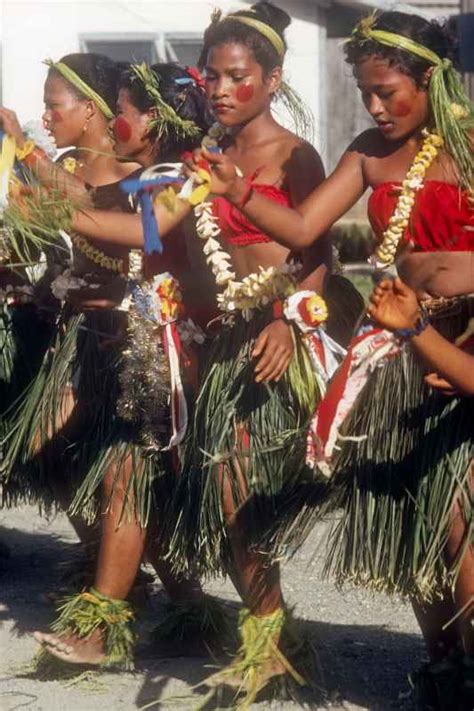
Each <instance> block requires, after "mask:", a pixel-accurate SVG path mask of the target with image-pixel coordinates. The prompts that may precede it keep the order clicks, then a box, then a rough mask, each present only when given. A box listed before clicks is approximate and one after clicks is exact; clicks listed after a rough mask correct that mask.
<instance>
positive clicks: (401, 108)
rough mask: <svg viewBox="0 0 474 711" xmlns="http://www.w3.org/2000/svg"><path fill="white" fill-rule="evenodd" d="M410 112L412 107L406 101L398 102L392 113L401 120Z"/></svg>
mask: <svg viewBox="0 0 474 711" xmlns="http://www.w3.org/2000/svg"><path fill="white" fill-rule="evenodd" d="M411 110H412V107H411V105H410V104H409V103H408V102H407V101H398V102H397V103H396V104H395V106H394V107H393V109H392V113H393V115H394V116H397V117H398V118H403V117H404V116H408V114H409V113H410V111H411Z"/></svg>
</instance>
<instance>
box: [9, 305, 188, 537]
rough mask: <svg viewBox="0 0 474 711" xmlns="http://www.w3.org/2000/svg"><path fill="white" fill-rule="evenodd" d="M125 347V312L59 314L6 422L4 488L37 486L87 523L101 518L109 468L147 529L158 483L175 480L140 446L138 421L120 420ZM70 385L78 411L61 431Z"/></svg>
mask: <svg viewBox="0 0 474 711" xmlns="http://www.w3.org/2000/svg"><path fill="white" fill-rule="evenodd" d="M128 345H129V343H128V342H127V315H126V314H125V313H122V312H119V311H111V310H110V311H105V310H104V311H89V312H86V313H73V312H71V311H70V310H69V309H65V310H64V312H63V314H62V315H61V317H60V319H59V322H58V326H57V329H56V332H55V335H54V336H53V339H52V342H51V343H50V347H49V349H48V350H47V353H46V355H45V357H44V359H43V362H42V364H41V367H40V368H39V371H38V373H37V375H36V377H35V378H34V380H33V381H32V382H31V384H30V386H29V388H28V390H27V392H26V393H25V394H24V396H23V397H22V398H21V401H20V402H19V404H18V406H17V408H16V410H15V412H14V414H13V416H12V418H11V420H10V423H9V431H8V433H7V437H6V446H5V461H4V469H5V477H6V481H7V485H8V486H10V485H11V486H16V487H20V488H22V487H23V488H27V487H28V486H31V482H32V481H34V482H35V485H36V487H37V488H38V487H39V488H40V489H41V491H42V492H43V497H44V499H46V500H49V501H51V502H56V503H57V502H58V500H59V501H60V505H61V506H62V507H63V508H64V500H67V501H68V502H70V506H69V511H70V513H72V514H74V515H80V516H82V517H83V518H84V519H85V520H86V521H88V522H92V521H94V519H95V518H96V516H97V514H98V513H99V504H98V501H99V493H100V487H101V484H102V481H103V479H104V476H105V474H106V473H107V472H108V471H109V469H110V468H111V467H113V471H114V473H115V478H116V481H115V483H116V484H117V485H118V486H120V487H121V488H122V489H124V494H125V496H124V499H125V502H124V508H123V511H124V514H125V513H126V514H127V515H132V514H133V515H135V516H137V517H138V519H139V520H140V521H141V522H142V523H143V524H146V522H147V521H148V519H149V516H150V512H151V511H152V510H153V511H154V512H156V509H157V506H158V501H157V496H156V490H157V487H156V485H157V483H158V480H161V482H160V487H159V488H160V495H159V497H158V498H159V500H160V502H161V501H162V500H163V497H164V498H165V499H166V496H164V494H163V491H162V490H161V485H162V484H163V482H164V480H166V482H167V486H168V484H169V485H170V486H171V484H172V483H173V482H174V477H172V476H171V475H170V472H169V469H170V462H169V457H168V455H167V454H166V453H161V452H158V451H156V450H152V449H151V448H149V447H147V446H144V437H143V433H142V432H141V430H140V422H137V421H131V420H130V419H128V418H126V417H124V416H123V411H122V409H121V408H120V407H119V406H118V402H119V397H120V394H121V383H120V372H121V368H122V367H123V363H124V360H123V359H124V352H125V351H126V347H127V346H128ZM71 387H73V388H74V393H75V400H76V405H75V407H74V410H73V413H72V415H71V416H70V417H69V418H68V419H67V421H66V423H65V424H64V423H63V424H62V426H59V423H58V421H57V412H58V410H59V407H60V403H61V402H62V400H63V397H64V394H65V393H66V392H67V391H68V390H69V391H70V390H71ZM52 433H53V436H51V434H52ZM38 438H39V439H40V446H39V448H38ZM38 449H39V451H37V450H38ZM128 462H130V463H131V475H130V477H127V480H126V483H125V485H124V482H123V481H121V480H120V475H121V472H122V467H123V465H125V464H126V463H128ZM112 490H114V487H112Z"/></svg>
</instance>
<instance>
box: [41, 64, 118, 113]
mask: <svg viewBox="0 0 474 711" xmlns="http://www.w3.org/2000/svg"><path fill="white" fill-rule="evenodd" d="M44 64H46V66H48V67H50V68H51V69H55V70H56V71H57V72H59V73H60V74H61V76H62V77H63V78H64V79H66V81H68V82H69V83H70V84H72V85H73V86H74V87H75V88H76V89H77V90H78V91H80V92H81V94H84V96H85V97H86V98H87V99H90V100H91V101H93V102H94V104H95V105H96V106H97V108H98V109H99V110H100V111H101V112H102V113H103V114H104V116H105V118H106V119H108V120H109V121H110V120H111V119H113V117H114V113H113V111H112V109H111V108H110V106H109V105H108V104H107V102H106V101H105V100H104V99H103V98H102V97H101V96H100V94H98V93H97V92H96V91H94V89H93V88H92V87H91V86H89V84H87V83H86V82H85V81H84V79H81V77H80V76H79V74H77V73H76V72H75V71H74V70H73V69H71V67H68V65H67V64H65V63H64V62H54V61H53V60H52V59H45V60H44Z"/></svg>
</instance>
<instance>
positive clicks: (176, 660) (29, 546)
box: [0, 526, 423, 711]
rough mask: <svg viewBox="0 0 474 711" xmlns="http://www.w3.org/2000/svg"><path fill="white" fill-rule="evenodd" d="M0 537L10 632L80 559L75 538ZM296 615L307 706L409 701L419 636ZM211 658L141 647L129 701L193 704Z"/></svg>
mask: <svg viewBox="0 0 474 711" xmlns="http://www.w3.org/2000/svg"><path fill="white" fill-rule="evenodd" d="M0 542H1V544H2V546H1V549H0V624H2V623H3V622H4V621H7V620H8V621H12V620H13V623H14V630H13V632H14V633H15V634H18V635H24V634H28V633H30V632H32V631H33V630H34V629H45V628H46V627H47V625H48V624H49V623H50V622H51V621H52V619H53V617H54V606H53V605H52V604H51V602H48V600H47V598H46V594H47V593H49V592H52V591H54V590H57V588H58V586H59V585H60V581H61V575H62V569H63V567H64V565H65V564H68V563H71V561H74V560H77V561H80V554H79V547H78V545H77V544H75V543H68V542H65V541H64V539H63V540H61V539H60V538H59V537H57V536H55V535H54V534H52V533H41V532H36V533H26V532H24V531H21V530H18V529H7V528H3V527H1V526H0ZM154 597H155V596H153V598H154ZM153 598H152V600H151V604H149V606H148V607H149V609H148V610H146V614H145V615H144V618H145V619H144V623H143V624H142V625H141V629H140V632H141V636H142V637H143V638H145V637H146V635H147V634H148V633H149V632H150V626H151V624H152V623H156V621H157V619H159V615H158V618H157V610H156V607H157V606H156V605H155V604H154V603H155V600H154V599H153ZM150 607H151V609H150ZM158 607H159V606H158ZM394 614H396V612H394ZM300 622H301V626H302V629H303V630H304V633H305V635H306V636H307V637H308V638H309V639H310V640H311V642H312V644H313V646H314V648H315V650H316V652H317V657H318V659H319V663H320V668H321V669H322V674H323V677H322V678H321V677H319V678H317V677H316V678H315V682H316V684H317V685H318V686H319V685H320V686H321V688H322V689H323V690H324V691H323V692H319V691H316V692H313V691H311V692H310V691H307V690H304V691H302V692H299V700H300V701H302V702H303V703H305V704H306V706H307V707H309V708H317V707H318V706H319V705H320V704H321V705H323V703H324V702H327V703H329V704H331V705H332V704H336V705H337V704H338V703H341V704H342V703H344V702H350V703H353V704H357V705H359V706H361V707H362V708H368V709H372V710H373V711H388V710H389V709H391V708H401V707H403V708H404V709H406V708H409V701H407V700H406V694H407V692H408V691H409V688H408V683H407V674H408V672H409V671H411V670H412V669H413V668H414V667H416V666H418V665H419V663H420V661H421V657H422V654H423V645H422V642H421V638H420V637H419V636H417V635H415V634H405V633H401V632H396V631H393V630H388V629H385V628H384V627H380V626H375V625H341V624H337V623H326V622H317V621H314V620H300ZM178 653H179V650H178ZM215 664H216V660H213V659H212V658H210V657H207V658H206V657H203V656H201V657H184V656H173V655H167V656H164V657H161V658H160V657H159V654H157V652H156V651H151V649H150V648H146V647H144V648H142V649H141V651H140V652H139V654H138V656H137V673H136V674H135V675H134V684H136V683H140V688H139V690H138V693H137V695H136V697H135V703H134V706H135V707H136V708H142V707H144V706H146V705H147V704H150V708H152V709H154V711H157V710H158V709H160V708H163V709H164V708H167V709H169V708H183V709H186V708H194V707H195V706H196V704H197V703H198V702H199V701H200V700H204V697H205V694H206V693H207V688H205V687H203V686H200V687H199V685H200V684H201V682H202V680H203V679H205V678H206V677H207V676H209V674H211V673H212V671H214V669H213V665H215ZM108 676H109V674H107V677H108ZM111 678H113V677H111ZM170 680H180V681H183V682H185V683H186V684H187V685H188V686H189V687H196V689H195V690H194V692H191V691H189V694H188V696H185V697H183V698H178V697H175V696H173V695H172V694H171V691H170V689H169V682H170ZM174 688H175V686H174ZM192 693H194V697H192ZM187 700H188V701H187ZM219 703H220V704H222V701H219ZM283 703H284V702H283ZM407 704H408V706H407ZM221 707H222V706H221ZM205 708H207V709H210V708H215V706H212V705H208V706H206V707H205ZM280 708H284V705H280Z"/></svg>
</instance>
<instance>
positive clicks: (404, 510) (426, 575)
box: [205, 12, 474, 708]
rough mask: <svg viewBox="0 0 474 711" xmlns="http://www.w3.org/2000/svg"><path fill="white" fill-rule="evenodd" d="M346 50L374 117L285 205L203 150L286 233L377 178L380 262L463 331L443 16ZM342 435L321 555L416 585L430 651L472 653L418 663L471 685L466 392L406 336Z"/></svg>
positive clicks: (449, 328)
mask: <svg viewBox="0 0 474 711" xmlns="http://www.w3.org/2000/svg"><path fill="white" fill-rule="evenodd" d="M346 54H347V60H348V62H349V63H350V64H351V65H352V66H353V69H354V75H355V78H356V80H357V83H358V86H359V88H360V90H361V94H362V98H363V101H364V103H365V105H366V107H367V110H368V111H369V113H370V114H371V116H372V117H373V118H374V120H375V121H376V123H377V128H374V129H371V130H369V131H366V132H364V133H363V134H362V135H360V136H359V137H358V138H357V139H356V140H355V141H354V143H353V144H352V145H351V146H350V147H349V149H348V150H347V151H346V153H344V155H343V157H342V159H341V161H340V163H339V165H338V166H337V168H336V170H335V171H334V173H333V174H332V175H331V176H330V177H329V178H328V180H326V181H325V182H324V183H323V184H322V185H321V186H320V187H319V188H318V189H317V190H316V191H314V192H313V193H312V194H311V195H310V196H309V197H308V198H307V200H305V201H304V202H303V203H302V204H301V205H300V206H298V207H297V208H296V209H294V210H290V209H288V208H285V207H282V206H280V205H275V204H272V203H270V201H268V200H267V199H265V197H264V196H262V195H260V194H259V193H258V192H257V191H253V192H251V193H250V194H249V192H248V186H247V185H246V183H245V182H244V181H243V180H242V179H241V178H239V177H238V176H237V175H236V171H235V167H234V164H233V163H232V161H231V160H230V157H229V156H227V155H224V156H215V155H211V154H208V153H205V158H206V159H207V160H208V161H209V162H210V163H212V167H213V181H212V186H211V187H212V189H213V190H214V191H215V192H218V193H221V194H224V195H226V197H227V198H228V199H229V200H230V201H231V202H232V203H233V204H234V205H236V206H238V207H239V208H240V210H241V211H243V213H244V214H245V216H246V217H248V218H249V219H251V220H252V221H254V222H255V223H256V224H258V225H259V226H260V228H261V229H262V230H265V231H266V232H267V233H268V234H270V235H272V236H273V237H274V238H275V240H277V241H279V242H280V243H281V244H284V245H286V246H287V247H289V248H300V247H304V246H306V245H308V244H311V243H313V242H314V241H315V240H317V239H318V238H319V236H320V235H322V234H324V231H325V230H326V229H327V228H328V227H329V226H330V225H331V224H332V223H333V222H334V221H335V220H337V219H338V218H339V217H340V216H341V215H343V214H344V212H346V211H347V210H348V209H349V208H350V207H351V205H353V204H354V203H355V202H356V200H357V199H358V198H359V197H360V196H361V195H362V193H363V192H364V191H365V190H366V188H367V187H371V188H372V190H373V193H372V195H371V197H370V201H369V217H370V219H371V222H372V224H373V227H374V230H375V232H376V234H377V235H378V236H379V239H380V241H381V244H380V246H379V248H378V249H377V255H376V259H377V262H378V263H380V264H382V265H386V264H389V263H390V262H392V261H393V260H394V259H395V258H397V266H398V270H399V273H400V275H401V276H402V278H403V279H404V280H405V282H406V283H407V284H408V285H409V286H411V287H412V288H413V289H415V290H416V292H417V294H418V296H419V297H420V298H422V299H423V300H424V301H423V303H424V304H425V306H426V308H427V309H428V313H429V314H430V320H431V323H432V325H433V326H434V328H436V330H438V331H439V332H440V333H442V334H443V335H444V336H445V337H447V338H448V339H449V340H454V339H456V338H457V337H459V336H462V334H463V333H464V331H465V329H466V325H467V323H468V321H469V318H470V317H471V316H472V308H473V302H472V293H473V291H474V289H473V286H474V283H473V272H472V252H473V247H474V241H473V239H474V238H473V226H474V218H473V215H474V213H473V209H472V201H471V200H470V198H472V184H473V174H474V168H473V145H472V132H471V128H470V127H471V126H472V121H473V110H472V105H471V104H470V102H469V100H468V99H467V97H466V95H465V93H464V91H463V89H462V85H461V83H460V80H459V78H458V76H457V75H456V73H455V71H454V69H453V66H452V62H453V60H454V59H455V44H454V43H453V39H452V38H451V36H450V35H449V33H448V32H447V30H446V29H445V28H444V27H443V26H441V25H439V24H438V23H437V22H435V21H432V22H429V21H427V20H425V19H422V18H420V17H418V16H416V15H407V14H403V13H398V12H387V13H383V14H382V15H380V16H379V17H378V18H377V19H375V20H374V17H371V18H368V19H367V20H365V21H363V22H362V23H360V24H359V25H358V26H357V27H356V29H355V30H354V33H353V35H352V37H351V38H350V40H349V41H348V43H347V44H346ZM243 198H245V199H244V200H243ZM402 245H403V246H405V247H407V249H405V250H403V249H401V246H402ZM391 393H396V394H397V397H392V396H391ZM388 397H390V403H391V407H390V408H389V407H386V399H387V398H388ZM344 434H345V435H352V436H354V435H364V437H365V438H364V439H363V441H358V442H357V443H356V442H354V441H347V440H346V441H345V442H344V443H343V445H342V450H341V452H340V454H339V455H338V456H337V460H336V462H335V468H336V474H335V476H334V478H333V480H332V487H333V492H334V498H333V499H332V503H336V505H339V506H341V507H342V508H343V511H344V514H343V518H342V521H341V522H340V524H339V525H338V526H337V528H336V530H335V532H334V534H333V539H332V540H333V545H332V548H331V553H330V558H329V561H328V568H330V569H332V570H334V571H335V573H336V576H337V578H338V580H340V581H341V580H350V581H354V582H357V583H360V584H364V585H367V586H369V587H371V588H374V589H378V590H386V591H389V592H396V593H401V594H404V595H409V596H410V597H411V598H412V600H413V604H414V607H415V611H416V614H417V617H418V620H419V622H420V625H421V628H422V631H423V634H424V636H425V639H426V642H427V646H428V651H429V653H430V657H431V659H432V661H433V662H435V663H436V662H438V661H439V660H440V659H441V658H444V657H445V656H446V655H450V654H451V653H453V650H454V649H456V648H460V649H462V650H464V652H465V653H466V654H467V655H468V656H467V657H466V660H465V662H464V665H463V663H462V662H459V663H458V662H457V661H456V660H450V663H449V665H448V666H447V667H446V666H445V665H441V666H436V664H435V666H434V667H428V668H427V670H425V671H426V672H427V673H426V674H424V675H423V677H424V678H427V679H429V681H430V684H431V686H432V691H433V694H434V695H435V696H436V695H437V694H442V687H443V677H444V676H446V675H447V676H448V677H450V678H451V679H452V678H456V677H458V678H461V679H464V680H465V689H468V688H469V684H470V683H471V682H470V681H469V679H470V675H472V654H473V632H472V600H473V594H474V588H473V584H474V574H473V563H474V561H473V551H472V531H473V509H472V474H471V473H470V467H471V466H472V401H471V400H470V399H468V398H462V399H459V398H452V399H449V400H446V399H445V398H444V397H443V396H442V395H440V394H439V393H437V392H433V391H431V390H430V389H429V388H428V387H427V385H426V384H425V383H424V381H423V377H422V375H421V372H420V369H419V368H418V366H417V364H416V363H415V360H414V358H413V356H412V354H411V352H410V351H408V350H403V351H402V353H401V354H400V356H399V357H397V358H394V359H392V360H391V361H389V362H388V363H387V364H386V365H385V367H383V368H379V369H377V370H376V371H375V372H374V373H373V374H372V376H371V378H370V380H369V384H368V385H367V387H366V388H365V389H364V390H363V396H361V397H360V398H359V400H358V406H357V407H356V408H355V411H354V413H353V414H352V416H351V418H350V421H349V422H348V423H347V425H346V426H345V427H344ZM433 689H434V690H433ZM459 693H461V694H462V693H464V692H459ZM466 693H467V692H466ZM436 703H442V702H438V701H437V702H436ZM448 703H454V701H453V698H451V699H450V701H448ZM460 703H462V702H460ZM450 708H452V706H451V707H450Z"/></svg>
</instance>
